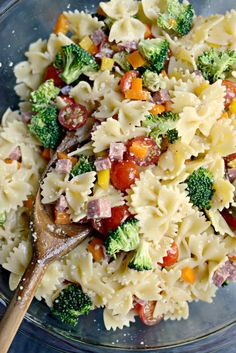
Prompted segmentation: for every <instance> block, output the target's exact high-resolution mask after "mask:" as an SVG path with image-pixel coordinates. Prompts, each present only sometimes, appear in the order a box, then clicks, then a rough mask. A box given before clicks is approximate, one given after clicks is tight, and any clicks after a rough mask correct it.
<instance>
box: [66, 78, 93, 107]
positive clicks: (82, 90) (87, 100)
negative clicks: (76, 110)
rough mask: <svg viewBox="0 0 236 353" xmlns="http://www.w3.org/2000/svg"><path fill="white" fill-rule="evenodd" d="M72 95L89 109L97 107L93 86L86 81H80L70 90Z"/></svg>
mask: <svg viewBox="0 0 236 353" xmlns="http://www.w3.org/2000/svg"><path fill="white" fill-rule="evenodd" d="M70 96H71V97H72V98H73V99H74V100H75V102H76V103H79V104H82V105H84V106H85V107H86V108H87V109H88V110H92V109H93V108H94V107H95V101H94V98H93V93H92V87H91V86H90V84H89V83H88V82H86V81H80V82H79V83H78V84H77V85H76V86H74V87H73V88H72V89H71V91H70Z"/></svg>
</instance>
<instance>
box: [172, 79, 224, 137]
mask: <svg viewBox="0 0 236 353" xmlns="http://www.w3.org/2000/svg"><path fill="white" fill-rule="evenodd" d="M224 96H225V89H224V87H223V86H222V85H221V81H217V82H215V83H214V84H213V85H211V86H209V87H208V88H206V89H205V90H204V91H203V92H202V93H201V95H200V96H199V98H200V100H201V104H200V105H199V107H196V108H194V107H185V108H184V109H183V112H182V113H180V119H179V121H178V122H177V129H178V132H179V134H180V136H181V139H182V141H183V142H184V143H186V144H189V143H190V142H191V141H192V139H193V137H194V135H195V134H196V132H197V131H198V130H199V131H200V132H201V133H202V134H203V135H204V136H209V134H210V131H211V128H212V127H213V125H214V123H215V122H216V121H217V119H218V118H219V117H220V116H221V114H222V112H223V109H224Z"/></svg>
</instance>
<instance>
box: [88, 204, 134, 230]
mask: <svg viewBox="0 0 236 353" xmlns="http://www.w3.org/2000/svg"><path fill="white" fill-rule="evenodd" d="M129 216H130V213H129V211H128V206H127V205H122V206H117V207H112V209H111V217H110V218H102V219H93V220H92V226H93V228H94V229H96V230H97V231H98V232H99V233H101V234H103V235H107V234H108V232H109V231H113V230H115V229H116V228H117V227H119V225H120V224H121V223H123V222H124V221H125V220H126V218H128V217H129Z"/></svg>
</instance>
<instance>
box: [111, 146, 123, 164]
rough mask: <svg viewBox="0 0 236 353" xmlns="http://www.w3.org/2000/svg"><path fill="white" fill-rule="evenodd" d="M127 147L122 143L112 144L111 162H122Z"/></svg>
mask: <svg viewBox="0 0 236 353" xmlns="http://www.w3.org/2000/svg"><path fill="white" fill-rule="evenodd" d="M125 151H126V147H125V145H124V144H123V143H122V142H112V143H111V144H110V150H109V157H110V159H111V161H122V160H123V158H124V153H125Z"/></svg>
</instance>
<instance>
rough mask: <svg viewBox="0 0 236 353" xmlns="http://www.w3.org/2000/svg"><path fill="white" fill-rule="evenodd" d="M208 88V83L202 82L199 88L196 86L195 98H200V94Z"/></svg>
mask: <svg viewBox="0 0 236 353" xmlns="http://www.w3.org/2000/svg"><path fill="white" fill-rule="evenodd" d="M208 87H209V83H207V82H203V83H202V84H201V85H200V86H198V87H197V88H196V89H195V94H196V95H197V96H200V94H201V93H202V92H203V91H205V89H207V88H208Z"/></svg>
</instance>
